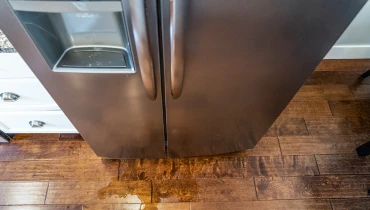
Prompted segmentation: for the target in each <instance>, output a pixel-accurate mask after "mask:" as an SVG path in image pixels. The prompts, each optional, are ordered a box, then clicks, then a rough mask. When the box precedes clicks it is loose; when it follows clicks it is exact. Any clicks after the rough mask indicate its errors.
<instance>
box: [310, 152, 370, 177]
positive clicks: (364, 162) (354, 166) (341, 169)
mask: <svg viewBox="0 0 370 210" xmlns="http://www.w3.org/2000/svg"><path fill="white" fill-rule="evenodd" d="M316 160H317V165H318V167H319V170H320V174H370V156H369V157H358V156H357V154H346V155H316Z"/></svg>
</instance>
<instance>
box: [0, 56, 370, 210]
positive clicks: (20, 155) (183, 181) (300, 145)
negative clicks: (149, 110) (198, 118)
mask: <svg viewBox="0 0 370 210" xmlns="http://www.w3.org/2000/svg"><path fill="white" fill-rule="evenodd" d="M368 68H370V61H369V60H339V61H330V60H329V61H324V62H322V63H321V64H320V65H319V67H318V68H317V70H316V71H315V72H314V73H313V75H312V76H311V77H310V78H309V79H308V80H307V82H306V84H305V85H304V86H303V87H302V88H301V90H300V91H299V93H297V95H296V96H295V97H294V99H293V100H292V101H291V103H290V104H289V105H288V107H287V108H286V109H285V111H284V112H283V113H282V114H281V116H280V117H279V119H278V120H277V121H276V122H275V123H274V124H273V125H272V127H271V128H270V129H269V131H268V132H267V133H266V134H265V136H264V137H263V138H262V140H261V141H260V142H259V143H258V145H257V146H256V147H255V148H254V149H253V150H249V151H243V152H239V153H235V154H227V155H223V156H214V157H199V158H180V159H155V160H153V159H140V160H139V159H138V160H109V159H101V158H99V157H97V156H96V155H95V154H94V153H93V152H92V150H91V149H90V148H89V146H88V145H87V144H86V142H84V141H83V140H82V139H81V137H80V136H79V135H68V134H67V135H66V134H63V135H59V134H37V135H32V134H19V135H16V136H15V137H14V140H13V141H12V143H2V144H0V210H20V209H22V210H23V209H26V210H36V209H41V210H52V209H53V210H54V209H56V210H67V209H68V210H78V209H88V210H123V209H125V210H126V209H127V210H134V209H135V210H136V209H147V210H155V209H165V210H169V209H171V210H183V209H184V210H186V209H187V210H189V209H191V210H203V209H204V210H206V209H207V210H213V209H214V210H221V209H232V210H242V209H243V210H244V209H254V210H256V209H257V210H262V209H276V210H285V209H294V210H295V209H322V210H324V209H328V210H329V209H332V210H343V209H370V196H369V194H368V190H369V189H370V157H366V158H359V157H357V155H356V153H355V148H356V147H357V146H358V145H361V144H362V143H365V142H367V141H369V140H370V78H368V79H365V80H364V81H362V82H361V83H360V82H358V81H357V78H358V77H359V76H360V75H361V73H363V72H364V71H366V69H368ZM297 73H299V72H298V71H297Z"/></svg>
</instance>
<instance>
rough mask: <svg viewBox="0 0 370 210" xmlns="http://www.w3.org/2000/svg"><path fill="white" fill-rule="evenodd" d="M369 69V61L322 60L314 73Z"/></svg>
mask: <svg viewBox="0 0 370 210" xmlns="http://www.w3.org/2000/svg"><path fill="white" fill-rule="evenodd" d="M368 69H370V59H324V60H322V61H321V63H320V64H319V65H318V66H317V67H316V69H315V71H354V70H364V71H366V70H368Z"/></svg>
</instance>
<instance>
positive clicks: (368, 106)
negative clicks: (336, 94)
mask: <svg viewBox="0 0 370 210" xmlns="http://www.w3.org/2000/svg"><path fill="white" fill-rule="evenodd" d="M329 105H330V108H331V110H332V112H333V116H334V117H348V116H364V117H365V116H370V100H356V101H348V100H342V101H329Z"/></svg>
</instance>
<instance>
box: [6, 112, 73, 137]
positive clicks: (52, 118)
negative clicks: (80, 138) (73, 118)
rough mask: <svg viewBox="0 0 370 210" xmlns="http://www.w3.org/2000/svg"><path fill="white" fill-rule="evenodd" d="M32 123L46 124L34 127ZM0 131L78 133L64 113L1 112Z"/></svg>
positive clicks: (35, 124)
mask: <svg viewBox="0 0 370 210" xmlns="http://www.w3.org/2000/svg"><path fill="white" fill-rule="evenodd" d="M32 121H33V122H35V121H39V122H43V123H45V124H43V125H42V126H40V127H38V126H37V123H34V124H33V125H34V127H32V126H31V125H30V122H32ZM39 124H41V123H39ZM0 129H1V130H3V131H4V132H6V133H77V131H76V129H75V128H74V127H73V125H72V123H71V122H70V121H69V120H68V118H67V117H66V116H65V115H64V113H63V112H62V111H35V112H24V111H20V112H0Z"/></svg>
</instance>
